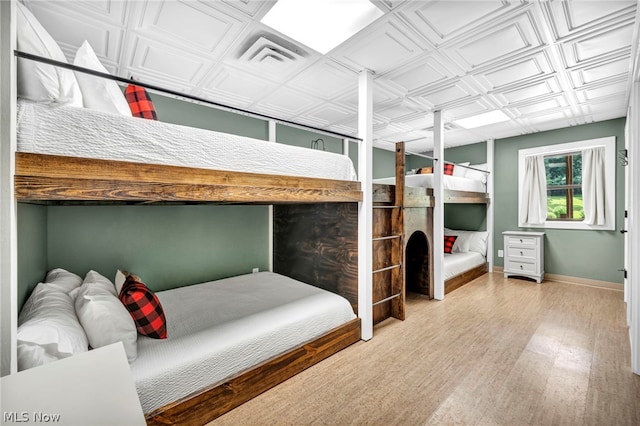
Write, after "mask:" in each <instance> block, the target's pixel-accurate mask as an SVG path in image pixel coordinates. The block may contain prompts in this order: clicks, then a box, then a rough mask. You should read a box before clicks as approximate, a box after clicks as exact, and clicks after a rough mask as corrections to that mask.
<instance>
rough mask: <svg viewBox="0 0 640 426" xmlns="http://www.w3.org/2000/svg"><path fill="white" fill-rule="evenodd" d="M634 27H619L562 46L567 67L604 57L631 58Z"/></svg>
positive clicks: (628, 25) (630, 25) (629, 25)
mask: <svg viewBox="0 0 640 426" xmlns="http://www.w3.org/2000/svg"><path fill="white" fill-rule="evenodd" d="M633 28H634V26H633V25H632V24H631V23H629V24H627V25H622V26H617V27H615V28H612V29H609V30H607V31H600V32H597V33H595V34H588V35H586V36H584V37H581V38H578V39H576V40H574V41H573V42H571V43H566V44H564V45H563V46H562V48H563V51H564V55H565V58H566V61H567V66H569V67H573V66H576V65H581V64H583V63H585V62H587V61H590V60H594V59H598V58H599V57H603V56H607V55H608V56H610V55H616V56H619V55H622V56H625V57H628V56H629V51H630V50H631V40H632V35H633Z"/></svg>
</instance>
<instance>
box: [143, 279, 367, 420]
mask: <svg viewBox="0 0 640 426" xmlns="http://www.w3.org/2000/svg"><path fill="white" fill-rule="evenodd" d="M156 294H157V296H158V298H159V299H160V303H161V304H162V307H163V309H164V313H165V317H166V320H167V335H168V337H167V339H165V340H157V339H151V338H148V337H144V336H138V358H137V359H136V360H135V361H134V362H133V363H132V364H131V371H132V373H133V378H134V381H135V383H136V388H137V390H138V394H139V396H140V402H141V404H142V409H143V410H144V412H145V413H147V412H149V411H152V410H154V409H156V408H159V407H161V406H163V405H166V404H168V403H170V402H172V401H175V400H177V399H180V398H182V397H185V396H187V395H189V394H191V393H192V392H195V391H198V390H202V389H204V388H205V387H208V386H211V385H216V384H219V383H222V382H223V381H224V380H227V379H229V378H231V377H233V376H235V375H237V374H239V373H241V372H243V371H246V370H247V369H249V368H251V367H254V366H256V365H257V364H259V363H261V362H263V361H266V360H268V359H270V358H273V357H275V356H277V355H279V354H282V353H284V352H286V351H288V350H290V349H292V348H293V347H295V346H298V345H300V344H302V343H306V342H308V341H311V340H314V339H316V338H317V337H319V336H321V335H322V334H325V333H326V332H328V331H330V330H332V329H334V328H336V327H338V326H340V325H343V324H345V323H346V322H348V321H350V320H352V319H354V318H355V317H356V316H355V314H354V313H353V309H352V307H351V304H350V303H349V302H348V301H347V300H346V299H345V298H343V297H341V296H339V295H337V294H334V293H331V292H328V291H325V290H322V289H320V288H317V287H314V286H311V285H308V284H304V283H302V282H299V281H296V280H294V279H291V278H288V277H285V276H282V275H278V274H275V273H271V272H259V273H256V274H248V275H241V276H237V277H231V278H226V279H222V280H217V281H211V282H207V283H203V284H197V285H191V286H187V287H180V288H176V289H172V290H167V291H161V292H158V293H156Z"/></svg>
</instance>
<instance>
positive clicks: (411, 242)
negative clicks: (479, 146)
mask: <svg viewBox="0 0 640 426" xmlns="http://www.w3.org/2000/svg"><path fill="white" fill-rule="evenodd" d="M406 155H407V152H406V151H405V143H404V142H399V143H397V144H396V149H395V164H396V171H395V177H391V178H382V179H375V180H374V191H373V193H374V196H373V201H374V215H373V218H374V220H373V226H374V234H375V235H374V237H375V236H378V238H377V239H376V238H374V261H377V264H378V265H380V269H379V270H374V278H373V282H374V291H375V290H376V288H377V289H378V294H379V295H378V299H380V300H382V301H383V303H384V304H383V308H378V310H377V311H375V310H374V314H375V316H374V318H376V319H377V321H376V322H380V321H382V320H384V319H386V318H388V317H394V318H398V319H404V298H405V297H406V291H407V290H412V291H415V292H418V293H421V294H424V295H427V296H428V297H429V298H434V296H435V294H434V293H435V285H436V282H435V280H436V277H435V276H434V270H435V268H434V262H435V261H436V256H439V253H438V249H437V247H438V245H437V244H434V243H435V241H434V219H433V218H434V209H438V208H440V209H444V206H445V204H479V205H484V206H486V207H487V211H489V207H490V200H491V198H490V195H489V194H490V192H489V191H488V190H487V187H488V181H489V179H488V177H489V176H490V172H489V170H487V169H488V167H487V164H486V163H483V164H477V165H470V164H469V163H465V164H459V165H455V164H453V163H446V172H445V173H450V174H447V175H444V176H442V178H443V193H442V197H441V199H438V198H436V197H435V195H434V192H435V191H434V180H435V179H434V174H433V170H432V168H431V167H425V168H423V170H413V171H409V172H407V169H406ZM413 155H418V156H419V154H413ZM426 158H428V159H430V160H432V158H431V157H428V156H427V157H426ZM456 167H458V168H460V170H459V171H458V172H457V173H456V174H455V175H454V174H453V171H454V170H455V168H456ZM416 172H418V173H416ZM467 172H468V173H467ZM467 174H468V176H466V175H467ZM443 234H444V237H445V238H444V239H445V241H449V245H448V247H445V250H444V253H440V254H442V260H443V276H442V278H441V279H442V281H443V287H444V294H447V293H449V292H451V291H453V290H455V289H457V288H459V287H461V286H462V285H464V284H466V283H468V282H470V281H472V280H473V279H475V278H477V277H479V276H481V275H483V274H485V273H486V272H487V271H489V268H490V259H489V254H490V253H489V248H488V247H489V244H490V232H489V230H487V231H474V230H468V229H465V230H459V229H448V228H444V229H443ZM452 237H453V238H452ZM444 246H447V244H444ZM384 265H388V266H387V267H386V268H384ZM376 274H378V275H379V276H376ZM376 284H377V285H376Z"/></svg>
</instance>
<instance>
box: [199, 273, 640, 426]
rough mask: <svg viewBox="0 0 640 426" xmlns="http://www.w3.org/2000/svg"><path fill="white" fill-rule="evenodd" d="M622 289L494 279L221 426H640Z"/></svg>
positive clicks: (420, 308) (385, 325)
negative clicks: (313, 425)
mask: <svg viewBox="0 0 640 426" xmlns="http://www.w3.org/2000/svg"><path fill="white" fill-rule="evenodd" d="M628 336H629V335H628V329H627V327H626V325H625V304H624V301H623V294H622V292H619V291H614V290H606V289H598V288H593V287H586V286H579V285H573V284H566V283H559V282H551V281H545V282H544V283H542V284H536V283H535V282H531V281H526V280H519V279H504V278H503V277H502V275H501V274H497V273H493V274H487V275H484V276H482V277H480V278H478V279H476V280H475V281H473V282H472V283H469V284H467V285H465V286H464V287H461V288H460V289H458V290H456V291H454V292H452V293H450V294H448V295H447V297H446V299H445V300H444V301H432V300H426V299H424V298H422V297H421V296H417V295H409V296H408V300H407V319H406V320H405V321H398V320H395V319H390V320H386V321H384V322H382V323H380V324H379V325H378V326H376V328H375V329H374V337H373V339H371V340H370V341H368V342H364V341H360V342H358V343H356V344H354V345H352V346H350V347H348V348H347V349H345V350H343V351H341V352H339V353H338V354H336V355H334V356H332V357H330V358H329V359H327V360H324V361H322V362H321V363H319V364H317V365H315V366H313V367H311V368H309V369H308V370H305V371H304V372H302V373H301V374H299V375H297V376H295V377H293V378H291V379H289V380H288V381H286V382H285V383H282V384H280V385H278V386H276V387H275V388H273V389H271V390H269V391H267V392H265V393H263V394H262V395H260V396H258V397H257V398H254V399H253V400H251V401H249V402H247V403H246V404H244V405H242V406H240V407H238V408H236V409H235V410H233V411H231V412H229V413H227V414H225V415H224V416H222V417H220V418H219V419H217V420H215V421H214V422H212V423H211V425H216V426H217V425H265V424H267V425H307V424H315V425H347V424H355V425H514V426H516V425H598V426H600V425H607V426H609V425H640V376H636V375H634V374H633V373H632V372H631V370H630V357H629V351H630V349H629V337H628Z"/></svg>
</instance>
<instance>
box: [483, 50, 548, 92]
mask: <svg viewBox="0 0 640 426" xmlns="http://www.w3.org/2000/svg"><path fill="white" fill-rule="evenodd" d="M553 71H554V70H553V67H552V66H551V64H550V62H549V59H548V57H547V54H546V51H541V52H538V53H534V54H532V55H531V56H528V57H526V58H524V59H521V60H518V61H515V62H512V63H508V64H506V65H500V66H497V67H495V68H492V69H488V70H485V71H484V72H483V73H479V74H474V77H476V79H478V80H479V81H480V82H482V83H484V85H485V87H487V90H489V91H494V90H501V89H504V88H506V87H508V86H511V85H513V84H517V83H523V82H525V81H528V80H531V79H534V78H537V77H540V76H544V75H546V74H549V73H552V72H553Z"/></svg>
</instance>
